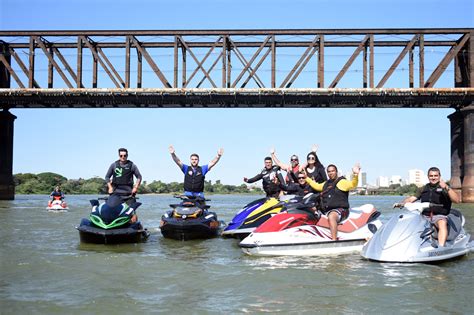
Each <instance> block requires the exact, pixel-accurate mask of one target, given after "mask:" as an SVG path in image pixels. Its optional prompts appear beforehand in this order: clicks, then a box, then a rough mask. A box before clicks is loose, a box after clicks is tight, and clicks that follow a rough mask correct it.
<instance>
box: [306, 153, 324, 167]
mask: <svg viewBox="0 0 474 315" xmlns="http://www.w3.org/2000/svg"><path fill="white" fill-rule="evenodd" d="M310 156H314V166H315V167H317V168H318V167H322V168H324V166H323V164H322V163H321V161H319V158H318V155H317V154H316V152H313V151H311V152H309V153H308V154H307V155H306V162H308V158H309V157H310Z"/></svg>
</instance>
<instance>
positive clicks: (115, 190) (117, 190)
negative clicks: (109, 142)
mask: <svg viewBox="0 0 474 315" xmlns="http://www.w3.org/2000/svg"><path fill="white" fill-rule="evenodd" d="M118 153H119V159H118V160H117V161H115V162H113V163H112V164H111V165H110V167H109V169H108V171H107V174H105V181H106V182H107V188H108V193H109V194H117V195H122V196H130V195H132V196H133V195H135V194H136V193H137V190H138V187H140V183H141V182H142V175H141V174H140V171H139V170H138V167H137V166H136V165H135V163H133V162H132V161H130V160H128V151H127V149H125V148H120V149H118ZM133 176H135V178H136V179H137V182H136V183H135V184H134V182H133Z"/></svg>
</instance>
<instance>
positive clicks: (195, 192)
mask: <svg viewBox="0 0 474 315" xmlns="http://www.w3.org/2000/svg"><path fill="white" fill-rule="evenodd" d="M169 151H170V154H171V158H172V159H173V161H174V162H175V163H176V165H178V167H179V168H180V169H181V171H182V172H183V173H184V194H185V195H186V196H191V197H201V198H202V199H204V180H205V177H206V174H207V172H209V171H210V170H211V168H213V167H214V165H216V164H217V162H219V160H220V158H221V156H222V154H224V149H223V148H220V149H219V150H218V151H217V156H216V157H215V158H214V159H213V160H212V161H211V162H209V164H207V165H203V166H199V155H197V154H196V153H193V154H191V156H190V162H191V163H190V164H191V165H186V164H184V163H183V162H181V160H180V159H179V158H178V157H177V156H176V151H175V149H174V147H173V146H172V145H170V146H169Z"/></svg>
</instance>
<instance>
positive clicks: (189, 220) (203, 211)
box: [160, 196, 221, 241]
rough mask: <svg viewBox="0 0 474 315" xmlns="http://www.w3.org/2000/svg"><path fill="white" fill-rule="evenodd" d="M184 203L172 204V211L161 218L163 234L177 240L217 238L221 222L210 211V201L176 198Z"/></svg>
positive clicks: (191, 197)
mask: <svg viewBox="0 0 474 315" xmlns="http://www.w3.org/2000/svg"><path fill="white" fill-rule="evenodd" d="M176 198H179V199H181V200H182V201H181V202H180V203H179V204H171V205H170V207H171V208H172V210H170V211H168V212H166V213H165V214H164V215H163V216H162V217H161V222H160V229H161V234H163V236H164V237H166V238H172V239H176V240H183V241H185V240H191V239H202V238H204V239H205V238H211V237H215V236H217V234H218V232H219V231H220V228H221V222H219V221H218V220H217V215H216V214H215V213H214V212H210V211H208V209H209V208H210V206H208V205H206V201H209V200H208V199H203V198H201V197H199V196H198V197H194V196H176Z"/></svg>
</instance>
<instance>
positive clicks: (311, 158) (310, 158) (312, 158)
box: [308, 156, 316, 160]
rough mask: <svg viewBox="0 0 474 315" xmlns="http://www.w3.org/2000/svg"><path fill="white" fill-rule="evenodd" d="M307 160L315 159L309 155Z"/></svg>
mask: <svg viewBox="0 0 474 315" xmlns="http://www.w3.org/2000/svg"><path fill="white" fill-rule="evenodd" d="M308 160H316V159H315V158H314V157H312V156H310V157H309V158H308Z"/></svg>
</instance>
